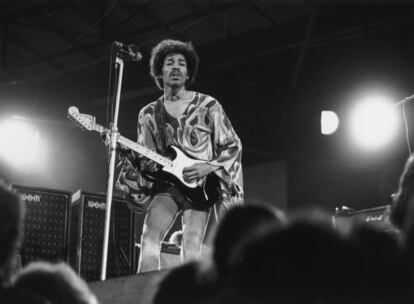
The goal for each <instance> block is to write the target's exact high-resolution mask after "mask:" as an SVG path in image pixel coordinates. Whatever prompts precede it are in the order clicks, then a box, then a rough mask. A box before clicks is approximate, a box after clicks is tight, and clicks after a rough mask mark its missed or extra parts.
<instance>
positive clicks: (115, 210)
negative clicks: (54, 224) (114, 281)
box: [68, 190, 136, 281]
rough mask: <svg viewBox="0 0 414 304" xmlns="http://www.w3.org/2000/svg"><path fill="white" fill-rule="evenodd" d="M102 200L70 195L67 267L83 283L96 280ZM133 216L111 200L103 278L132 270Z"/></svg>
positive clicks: (85, 194) (120, 202)
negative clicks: (106, 258) (70, 268)
mask: <svg viewBox="0 0 414 304" xmlns="http://www.w3.org/2000/svg"><path fill="white" fill-rule="evenodd" d="M105 210H106V196H105V195H103V194H98V193H90V192H84V191H82V190H79V191H77V192H76V193H74V194H73V195H72V201H71V204H70V223H69V246H68V247H69V264H70V265H71V266H72V267H73V268H74V269H75V271H77V272H78V273H79V274H80V276H81V277H82V278H84V279H85V280H86V281H95V280H98V279H99V278H100V273H101V263H102V247H103V239H104V226H105ZM133 234H134V213H133V212H132V211H131V210H130V209H129V208H128V207H127V204H126V202H125V201H123V200H122V199H121V198H119V197H115V196H114V197H113V200H112V207H111V218H110V233H109V244H108V261H107V271H106V274H107V275H106V277H107V278H114V277H119V276H126V275H130V274H132V273H133V271H134V269H135V263H134V261H135V259H136V257H135V250H134V236H133Z"/></svg>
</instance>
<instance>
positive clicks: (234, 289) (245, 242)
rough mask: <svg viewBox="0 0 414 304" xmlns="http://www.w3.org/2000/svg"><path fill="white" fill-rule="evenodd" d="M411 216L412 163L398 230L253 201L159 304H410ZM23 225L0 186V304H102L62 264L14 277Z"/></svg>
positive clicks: (173, 280)
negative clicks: (345, 225) (346, 223)
mask: <svg viewBox="0 0 414 304" xmlns="http://www.w3.org/2000/svg"><path fill="white" fill-rule="evenodd" d="M413 215H414V157H410V158H409V159H408V160H407V162H406V165H405V168H404V171H403V173H402V175H401V177H400V183H399V187H398V191H397V192H396V193H395V195H394V196H393V202H392V204H391V214H390V220H391V222H392V224H393V225H394V226H395V228H396V229H394V230H387V231H386V230H384V229H380V228H379V227H377V226H375V225H372V224H369V223H364V222H355V223H354V225H353V226H352V228H351V229H347V230H342V229H340V228H338V227H334V225H333V224H332V216H331V215H330V214H327V213H325V212H324V211H321V210H306V211H301V212H297V213H294V214H285V213H284V212H282V211H281V210H278V209H276V208H274V207H271V205H270V204H257V203H252V202H250V203H249V202H247V203H246V204H245V205H243V206H237V207H234V208H232V209H231V210H229V211H228V212H227V214H226V215H225V216H224V217H223V219H222V220H221V222H220V223H219V225H218V226H217V230H216V231H215V233H214V237H213V241H212V243H213V248H212V254H211V259H209V260H197V261H193V262H190V263H186V264H184V265H181V266H179V267H176V268H173V269H170V270H169V271H168V273H167V275H166V276H165V277H164V279H163V280H162V281H161V283H160V284H159V286H158V289H157V292H156V295H155V297H154V300H153V302H154V303H155V304H163V303H169V304H170V303H181V304H185V303H281V304H284V303H310V304H312V303H315V304H316V303H317V304H324V303H393V304H396V303H414V302H413V300H414V288H413V287H414V216H413ZM23 220H24V206H23V204H22V203H21V202H20V201H19V199H18V198H17V196H16V195H15V194H14V193H13V192H12V191H10V190H9V189H7V186H6V185H4V184H2V185H0V284H1V289H0V303H5V304H6V303H7V304H9V303H13V304H14V303H51V304H57V303H88V304H89V303H90V304H92V303H98V300H97V298H96V296H95V295H94V294H93V293H92V292H91V290H90V289H89V287H88V285H87V284H86V283H85V282H84V281H83V280H82V279H81V278H80V277H79V276H78V275H77V274H76V273H75V272H74V271H73V270H72V269H71V268H70V267H69V266H67V265H66V264H64V263H59V264H51V263H47V262H36V263H32V264H29V265H27V266H25V267H24V268H23V269H22V270H21V271H19V272H18V273H13V271H12V269H13V258H14V257H15V253H16V250H18V248H19V246H20V243H21V238H22V227H23ZM137 303H139V301H137Z"/></svg>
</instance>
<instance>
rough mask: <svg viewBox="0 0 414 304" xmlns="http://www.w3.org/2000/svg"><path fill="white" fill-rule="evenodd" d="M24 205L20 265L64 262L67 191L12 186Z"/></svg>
mask: <svg viewBox="0 0 414 304" xmlns="http://www.w3.org/2000/svg"><path fill="white" fill-rule="evenodd" d="M13 188H14V189H15V190H16V192H17V194H18V195H19V197H20V199H21V200H22V201H23V202H25V205H26V218H25V227H24V238H23V244H22V248H21V252H20V254H21V259H22V265H26V264H27V263H29V262H31V261H38V260H43V261H50V262H57V261H65V260H66V257H67V250H66V241H67V223H68V210H69V198H70V193H69V192H64V191H60V190H54V189H46V188H36V187H30V186H23V185H13Z"/></svg>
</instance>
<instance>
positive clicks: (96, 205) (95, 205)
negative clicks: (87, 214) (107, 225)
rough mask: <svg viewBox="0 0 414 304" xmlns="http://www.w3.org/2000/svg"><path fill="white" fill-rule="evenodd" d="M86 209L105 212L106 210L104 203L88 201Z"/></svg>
mask: <svg viewBox="0 0 414 304" xmlns="http://www.w3.org/2000/svg"><path fill="white" fill-rule="evenodd" d="M88 207H89V208H95V209H102V210H105V209H106V203H100V202H97V201H93V200H88Z"/></svg>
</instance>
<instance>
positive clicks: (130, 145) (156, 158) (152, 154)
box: [117, 135, 172, 167]
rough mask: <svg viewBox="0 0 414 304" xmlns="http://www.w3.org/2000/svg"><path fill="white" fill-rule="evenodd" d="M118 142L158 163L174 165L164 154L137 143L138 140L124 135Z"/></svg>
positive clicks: (164, 165) (168, 165) (167, 165)
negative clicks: (135, 140)
mask: <svg viewBox="0 0 414 304" xmlns="http://www.w3.org/2000/svg"><path fill="white" fill-rule="evenodd" d="M117 142H119V143H120V144H122V145H124V146H125V147H127V148H129V149H131V150H133V151H135V152H138V153H139V154H141V155H143V156H145V157H147V158H149V159H151V160H153V161H155V162H156V163H158V164H160V165H161V166H163V167H171V166H172V161H171V160H170V159H168V158H166V157H164V156H162V155H159V154H158V153H156V152H154V151H152V150H150V149H148V148H146V147H144V146H142V145H140V144H137V143H136V142H134V141H132V140H130V139H128V138H126V137H123V136H121V135H120V136H119V137H118V139H117Z"/></svg>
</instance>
